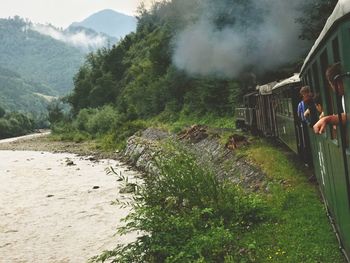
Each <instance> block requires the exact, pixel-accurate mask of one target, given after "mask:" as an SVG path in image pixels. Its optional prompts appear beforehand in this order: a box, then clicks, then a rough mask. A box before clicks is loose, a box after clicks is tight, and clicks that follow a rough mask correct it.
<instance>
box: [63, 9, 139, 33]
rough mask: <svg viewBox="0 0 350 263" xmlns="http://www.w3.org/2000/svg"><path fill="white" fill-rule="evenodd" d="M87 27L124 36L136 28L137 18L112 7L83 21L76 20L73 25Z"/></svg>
mask: <svg viewBox="0 0 350 263" xmlns="http://www.w3.org/2000/svg"><path fill="white" fill-rule="evenodd" d="M79 26H80V27H85V28H90V29H93V30H95V31H96V32H101V33H105V34H107V35H110V36H112V37H115V38H118V39H119V38H122V37H124V36H125V35H127V34H129V33H130V32H132V31H135V30H136V18H135V17H133V16H128V15H125V14H122V13H119V12H116V11H113V10H110V9H105V10H101V11H99V12H97V13H95V14H92V15H91V16H89V17H88V18H86V19H84V20H83V21H81V22H75V23H73V24H71V25H70V28H71V27H79Z"/></svg>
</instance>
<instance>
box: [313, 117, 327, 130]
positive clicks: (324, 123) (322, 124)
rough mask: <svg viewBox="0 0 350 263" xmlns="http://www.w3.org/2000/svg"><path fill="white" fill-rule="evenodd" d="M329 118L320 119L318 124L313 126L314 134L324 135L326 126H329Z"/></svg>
mask: <svg viewBox="0 0 350 263" xmlns="http://www.w3.org/2000/svg"><path fill="white" fill-rule="evenodd" d="M327 123H328V121H327V118H326V117H324V118H322V119H320V120H319V121H318V122H316V124H315V125H314V126H313V129H314V132H315V133H316V134H322V133H324V131H325V130H326V126H327Z"/></svg>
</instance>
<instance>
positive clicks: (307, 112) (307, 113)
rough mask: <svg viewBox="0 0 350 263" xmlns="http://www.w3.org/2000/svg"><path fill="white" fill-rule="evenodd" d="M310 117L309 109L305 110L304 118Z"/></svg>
mask: <svg viewBox="0 0 350 263" xmlns="http://www.w3.org/2000/svg"><path fill="white" fill-rule="evenodd" d="M308 115H310V109H307V110H306V111H305V112H304V117H305V118H307V116H308Z"/></svg>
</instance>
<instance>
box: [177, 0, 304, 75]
mask: <svg viewBox="0 0 350 263" xmlns="http://www.w3.org/2000/svg"><path fill="white" fill-rule="evenodd" d="M252 2H253V4H254V7H255V10H261V12H264V13H261V14H264V15H262V20H261V23H260V24H258V25H255V26H249V25H248V26H246V27H245V26H243V24H244V23H240V22H242V21H249V19H255V18H256V17H254V13H253V14H250V15H252V17H246V16H247V14H246V12H242V10H241V9H238V8H237V9H236V10H235V6H226V7H224V8H226V10H232V13H233V14H234V16H235V21H238V22H237V23H234V24H233V25H229V26H224V27H222V28H218V27H217V26H216V25H214V22H213V19H211V18H212V17H215V15H216V14H217V10H215V8H214V9H213V5H211V8H206V12H205V13H204V14H203V15H202V16H201V18H200V19H199V20H197V21H196V22H195V23H193V24H191V25H188V26H187V27H186V28H185V29H184V30H183V31H182V32H180V34H178V36H177V37H176V39H175V41H174V53H173V62H174V64H175V65H176V66H177V67H178V68H179V69H182V70H185V71H186V72H188V73H190V74H193V75H196V74H199V75H216V76H219V77H227V78H232V77H236V76H237V75H238V74H239V73H240V72H241V71H242V70H243V69H244V68H246V67H249V66H252V65H253V66H254V68H256V69H258V70H259V71H265V70H271V69H274V68H276V67H278V66H280V65H282V64H284V63H288V62H291V61H293V59H297V58H298V57H299V56H300V55H301V54H302V53H303V52H305V43H303V42H302V41H300V40H299V39H298V36H299V34H300V27H299V25H298V24H297V23H296V22H295V20H296V18H297V17H298V16H299V11H298V10H297V8H298V5H299V4H300V3H301V0H296V1H294V2H293V3H291V2H290V1H286V0H283V1H282V0H253V1H252ZM203 6H204V7H206V6H208V3H205V4H204V5H203ZM217 6H218V5H217ZM220 8H221V10H222V8H223V6H221V7H220Z"/></svg>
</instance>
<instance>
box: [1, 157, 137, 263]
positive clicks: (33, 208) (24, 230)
mask: <svg viewBox="0 0 350 263" xmlns="http://www.w3.org/2000/svg"><path fill="white" fill-rule="evenodd" d="M110 166H112V167H114V168H115V169H116V170H117V171H119V172H122V174H123V175H124V176H127V177H129V178H131V180H133V178H134V177H135V176H136V173H135V172H132V171H129V170H128V169H127V168H126V166H125V165H123V164H121V163H119V162H118V161H115V160H100V161H95V160H93V161H91V160H90V159H89V158H87V157H78V156H76V155H74V154H68V153H59V154H58V153H49V152H34V151H0V262H1V263H15V262H35V263H39V262H45V263H46V262H48V263H50V262H86V261H87V260H88V259H89V258H90V257H91V256H94V255H97V254H99V253H101V252H102V251H103V250H106V249H112V248H113V247H115V246H116V245H117V244H119V243H125V242H130V241H132V240H134V239H135V238H136V233H132V234H129V235H126V236H118V235H115V233H116V228H117V226H120V225H121V222H120V219H121V218H123V217H125V216H126V215H127V214H128V212H129V209H128V208H120V207H119V206H117V205H113V204H112V201H114V200H116V199H117V198H118V199H119V200H123V199H125V198H129V197H130V196H129V195H127V194H126V195H122V194H119V189H120V187H122V186H123V183H122V182H117V180H116V179H117V176H116V175H107V174H106V171H105V169H106V168H107V167H110Z"/></svg>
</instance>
